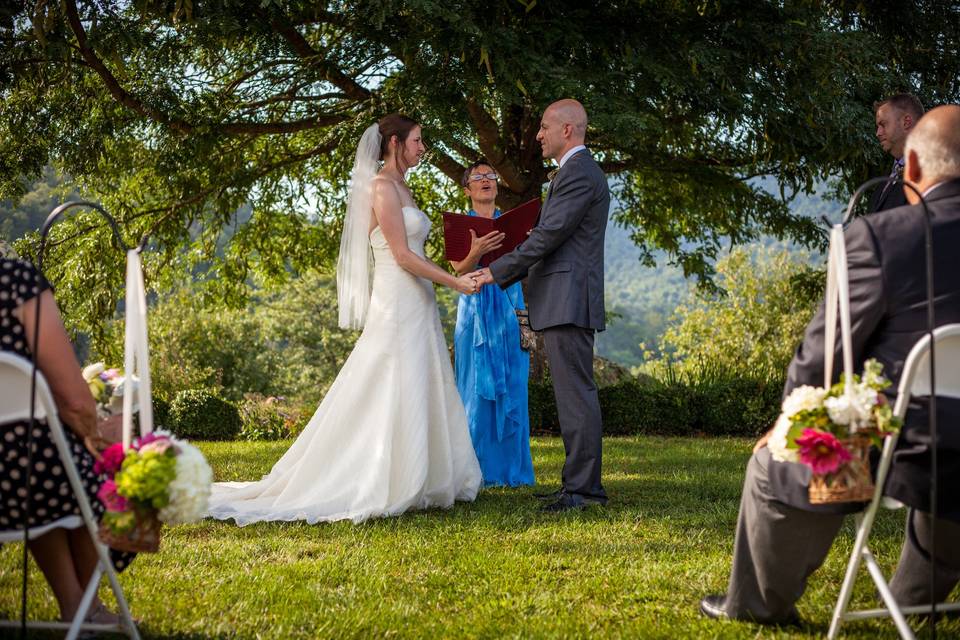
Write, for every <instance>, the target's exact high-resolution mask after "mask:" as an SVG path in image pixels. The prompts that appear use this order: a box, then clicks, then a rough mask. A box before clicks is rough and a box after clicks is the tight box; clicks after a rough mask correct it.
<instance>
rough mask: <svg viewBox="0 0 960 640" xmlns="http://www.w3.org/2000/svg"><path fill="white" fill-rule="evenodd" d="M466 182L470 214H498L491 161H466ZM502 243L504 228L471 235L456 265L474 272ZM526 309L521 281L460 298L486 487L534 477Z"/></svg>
mask: <svg viewBox="0 0 960 640" xmlns="http://www.w3.org/2000/svg"><path fill="white" fill-rule="evenodd" d="M461 184H462V185H463V189H464V191H465V192H466V194H467V197H468V198H470V204H471V209H470V211H468V212H467V215H470V216H480V217H483V218H496V217H498V216H499V215H500V210H499V209H498V208H497V206H496V204H495V202H496V198H497V173H496V172H495V171H494V170H493V167H491V166H490V165H489V164H487V163H486V161H484V160H478V161H477V162H474V163H473V164H472V165H470V166H469V167H467V170H466V171H464V173H463V180H462V183H461ZM471 234H473V232H472V231H471ZM502 242H503V234H502V233H499V232H491V233H489V234H487V235H484V236H482V237H479V238H478V237H476V235H473V243H472V245H471V247H470V253H469V254H468V255H467V257H466V258H464V259H463V260H462V261H460V262H454V263H453V268H454V269H456V270H457V273H458V274H463V273H469V272H470V271H473V270H474V269H476V267H477V263H478V262H479V260H480V258H482V257H483V256H484V254H486V253H488V252H490V251H492V250H494V249H497V248H498V247H500V245H501V243H502ZM523 308H524V306H523V291H522V289H521V288H520V283H519V282H517V283H515V284H513V285H511V286H510V287H507V288H506V289H501V288H500V287H483V288H482V289H480V292H479V293H477V294H476V295H472V296H460V301H459V303H458V305H457V327H456V331H455V332H454V360H455V364H456V372H457V388H458V389H459V391H460V398H461V399H462V400H463V405H464V408H466V410H467V422H468V423H469V426H470V437H471V439H472V440H473V448H474V450H475V451H476V452H477V459H478V460H479V461H480V469H481V471H482V472H483V483H484V484H485V485H487V486H489V485H507V486H517V485H524V484H533V482H534V480H533V461H532V459H531V458H530V418H529V413H528V408H527V378H528V374H529V370H530V356H529V355H528V354H527V352H526V351H524V350H523V349H521V347H520V326H519V323H518V322H517V314H516V310H518V309H523Z"/></svg>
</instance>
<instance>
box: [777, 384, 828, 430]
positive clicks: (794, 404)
mask: <svg viewBox="0 0 960 640" xmlns="http://www.w3.org/2000/svg"><path fill="white" fill-rule="evenodd" d="M826 395H827V392H826V390H825V389H822V388H820V387H811V386H810V385H807V384H805V385H803V386H800V387H797V388H795V389H794V390H793V391H791V392H790V395H788V396H787V397H786V399H784V401H783V405H782V406H781V411H782V412H783V414H784V415H785V416H788V417H789V416H792V415H796V414H798V413H800V412H801V411H812V410H813V409H818V408H820V407H821V406H823V399H824V397H826ZM788 426H789V425H788Z"/></svg>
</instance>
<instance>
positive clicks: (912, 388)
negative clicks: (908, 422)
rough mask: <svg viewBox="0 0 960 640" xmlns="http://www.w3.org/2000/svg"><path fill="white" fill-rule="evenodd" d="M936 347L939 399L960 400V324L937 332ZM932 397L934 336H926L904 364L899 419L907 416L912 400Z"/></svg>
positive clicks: (948, 326) (897, 411)
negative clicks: (931, 380) (931, 366)
mask: <svg viewBox="0 0 960 640" xmlns="http://www.w3.org/2000/svg"><path fill="white" fill-rule="evenodd" d="M933 339H934V341H935V343H936V348H935V350H934V358H935V360H936V362H935V364H934V366H935V368H936V376H937V379H936V392H937V396H938V397H946V398H960V324H945V325H943V326H941V327H937V328H936V329H934V331H933ZM928 395H930V335H929V334H924V336H923V337H922V338H920V339H919V340H917V343H916V344H915V345H913V349H911V350H910V353H909V354H908V355H907V359H906V361H905V362H904V364H903V375H902V376H900V384H899V386H898V388H897V403H896V404H895V405H894V408H893V413H894V415H896V416H898V417H899V418H901V419H902V418H903V417H904V416H905V415H906V414H907V406H908V405H909V404H910V397H911V396H928Z"/></svg>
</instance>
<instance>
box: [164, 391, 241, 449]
mask: <svg viewBox="0 0 960 640" xmlns="http://www.w3.org/2000/svg"><path fill="white" fill-rule="evenodd" d="M170 422H171V424H170V430H171V431H172V432H173V434H174V435H176V436H179V437H181V438H189V439H193V440H232V439H234V438H236V437H237V435H238V434H239V433H240V412H239V411H237V407H236V405H234V404H232V403H230V402H227V401H226V400H223V399H222V398H218V397H217V396H215V395H214V394H213V393H211V392H210V391H207V390H205V389H187V390H185V391H181V392H179V393H178V394H177V395H176V396H174V398H173V401H172V402H171V403H170Z"/></svg>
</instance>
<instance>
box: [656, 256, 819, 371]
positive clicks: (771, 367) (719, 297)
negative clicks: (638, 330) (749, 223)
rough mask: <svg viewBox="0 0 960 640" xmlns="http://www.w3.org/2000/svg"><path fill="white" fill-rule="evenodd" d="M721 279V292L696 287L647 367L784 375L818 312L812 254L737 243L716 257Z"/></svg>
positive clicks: (672, 320) (816, 283) (816, 278)
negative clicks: (726, 252)
mask: <svg viewBox="0 0 960 640" xmlns="http://www.w3.org/2000/svg"><path fill="white" fill-rule="evenodd" d="M716 282H717V285H718V286H719V287H721V291H720V292H715V291H703V290H696V291H692V292H691V293H690V295H689V296H688V298H687V300H686V301H685V302H684V303H683V304H681V305H680V306H678V307H677V309H676V310H675V311H674V316H673V318H672V319H671V325H670V326H669V327H668V328H667V330H666V331H665V332H664V334H663V336H662V338H661V340H660V350H661V352H662V353H664V354H665V355H663V356H662V357H661V358H660V359H659V360H658V361H651V362H649V363H648V364H647V365H646V367H645V368H646V370H647V372H648V373H652V374H654V375H655V376H657V377H660V378H666V377H669V375H670V374H669V372H668V371H666V369H668V368H671V367H672V368H674V369H675V370H676V371H679V372H681V373H692V374H693V375H695V376H698V377H702V376H704V375H706V376H708V377H709V376H710V375H712V373H711V372H710V371H706V373H705V372H704V370H705V369H710V368H713V367H723V368H724V369H726V370H732V371H736V372H738V374H739V375H740V376H742V377H744V378H753V377H759V378H763V377H767V378H768V379H770V380H774V379H776V378H779V377H781V376H782V375H783V371H784V370H785V369H786V367H787V364H789V362H790V358H791V357H793V352H794V350H795V349H796V346H797V345H798V344H799V343H800V340H801V339H802V337H803V330H804V328H805V327H806V325H807V322H808V321H809V320H810V318H811V317H812V316H813V312H814V310H815V309H816V305H817V301H818V300H819V298H820V292H821V291H822V287H823V275H822V273H821V272H818V271H816V270H815V269H814V268H813V267H812V266H811V265H810V258H809V256H806V255H802V254H794V253H791V252H789V251H787V250H785V249H782V248H768V249H757V250H755V251H753V252H750V251H748V250H746V249H743V248H738V249H735V250H733V251H731V252H730V254H729V255H727V256H725V257H724V258H722V259H721V260H719V261H718V262H717V278H716ZM651 355H652V354H651ZM705 363H708V364H706V365H705Z"/></svg>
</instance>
